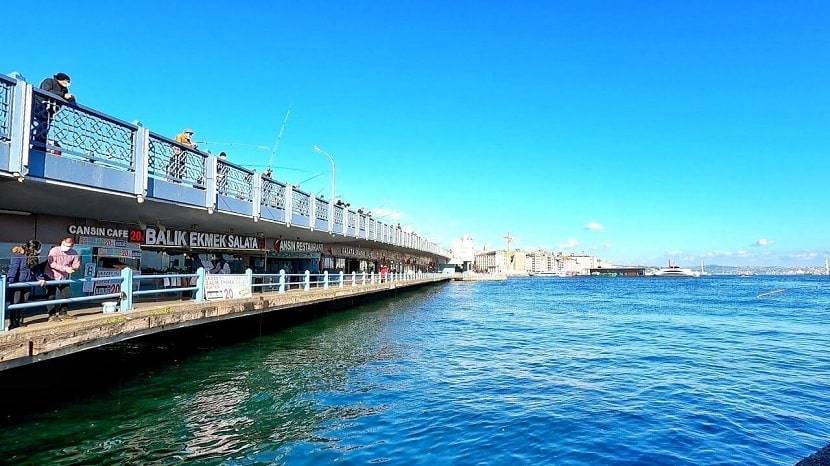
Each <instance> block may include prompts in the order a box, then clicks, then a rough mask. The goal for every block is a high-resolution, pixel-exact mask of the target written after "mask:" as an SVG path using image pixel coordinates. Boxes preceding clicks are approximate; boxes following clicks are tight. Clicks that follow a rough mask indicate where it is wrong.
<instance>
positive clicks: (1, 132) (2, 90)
mask: <svg viewBox="0 0 830 466" xmlns="http://www.w3.org/2000/svg"><path fill="white" fill-rule="evenodd" d="M13 90H14V81H12V80H10V79H6V78H5V77H4V76H2V75H0V141H8V140H11V134H9V120H10V119H11V114H12V91H13Z"/></svg>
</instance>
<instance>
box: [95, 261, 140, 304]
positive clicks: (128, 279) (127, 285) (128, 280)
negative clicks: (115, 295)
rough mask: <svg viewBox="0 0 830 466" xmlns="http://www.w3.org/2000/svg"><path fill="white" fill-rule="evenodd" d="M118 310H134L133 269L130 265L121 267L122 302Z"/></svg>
mask: <svg viewBox="0 0 830 466" xmlns="http://www.w3.org/2000/svg"><path fill="white" fill-rule="evenodd" d="M93 288H94V287H93ZM118 310H119V311H121V312H128V311H132V310H133V269H131V268H129V267H124V268H123V269H121V303H120V305H119V306H118Z"/></svg>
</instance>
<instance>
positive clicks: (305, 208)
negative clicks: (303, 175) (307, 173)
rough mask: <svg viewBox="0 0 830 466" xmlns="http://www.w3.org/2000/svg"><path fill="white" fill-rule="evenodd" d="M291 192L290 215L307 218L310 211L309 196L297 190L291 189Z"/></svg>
mask: <svg viewBox="0 0 830 466" xmlns="http://www.w3.org/2000/svg"><path fill="white" fill-rule="evenodd" d="M292 190H293V192H292V194H291V213H292V214H296V215H301V216H303V217H308V216H309V214H310V212H311V210H310V208H311V205H310V204H309V203H310V202H311V196H309V195H308V194H306V193H304V192H302V191H300V190H299V189H297V188H292Z"/></svg>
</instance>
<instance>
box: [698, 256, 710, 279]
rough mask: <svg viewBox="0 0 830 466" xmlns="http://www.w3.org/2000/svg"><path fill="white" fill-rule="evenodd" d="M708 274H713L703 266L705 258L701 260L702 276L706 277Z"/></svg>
mask: <svg viewBox="0 0 830 466" xmlns="http://www.w3.org/2000/svg"><path fill="white" fill-rule="evenodd" d="M708 275H712V274H711V273H709V272H707V271H706V269H704V268H703V260H701V261H700V276H701V277H705V276H708Z"/></svg>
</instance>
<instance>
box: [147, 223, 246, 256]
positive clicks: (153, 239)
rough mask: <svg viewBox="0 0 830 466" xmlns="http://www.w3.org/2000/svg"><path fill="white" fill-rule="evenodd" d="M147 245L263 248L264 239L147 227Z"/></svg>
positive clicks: (185, 247) (190, 247) (194, 247)
mask: <svg viewBox="0 0 830 466" xmlns="http://www.w3.org/2000/svg"><path fill="white" fill-rule="evenodd" d="M144 233H145V234H144V244H145V245H146V246H165V247H176V248H182V249H196V248H203V249H238V250H247V251H257V250H262V249H263V248H262V246H263V245H262V244H261V243H262V241H260V240H259V239H258V238H256V237H254V236H241V235H230V234H223V233H201V232H198V231H183V230H159V229H156V228H153V227H147V229H146V230H145V231H144Z"/></svg>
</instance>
